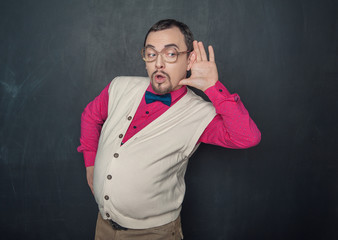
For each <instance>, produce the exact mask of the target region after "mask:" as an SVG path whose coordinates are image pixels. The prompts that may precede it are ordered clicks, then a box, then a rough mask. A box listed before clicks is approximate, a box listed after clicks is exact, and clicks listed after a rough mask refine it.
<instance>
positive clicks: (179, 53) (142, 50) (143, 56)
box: [141, 47, 192, 63]
mask: <svg viewBox="0 0 338 240" xmlns="http://www.w3.org/2000/svg"><path fill="white" fill-rule="evenodd" d="M149 48H151V49H153V50H154V51H155V52H157V56H156V58H155V59H154V60H151V61H147V60H146V59H145V54H144V52H145V50H146V47H143V48H142V49H141V55H142V59H143V61H145V62H147V63H149V62H155V61H156V60H157V58H158V56H159V55H161V56H162V57H163V54H164V53H162V51H163V50H164V49H166V48H163V49H162V51H161V52H159V51H157V50H156V49H154V48H152V47H149ZM175 50H176V49H175ZM176 51H177V50H176ZM191 52H192V51H188V50H186V51H182V52H179V51H177V57H176V60H175V61H173V62H168V61H166V59H165V57H163V61H165V62H166V63H175V62H177V59H178V57H179V56H180V55H182V54H185V53H191Z"/></svg>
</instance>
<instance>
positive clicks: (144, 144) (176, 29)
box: [78, 19, 260, 240]
mask: <svg viewBox="0 0 338 240" xmlns="http://www.w3.org/2000/svg"><path fill="white" fill-rule="evenodd" d="M208 51H209V60H208V56H207V54H206V51H205V49H204V46H203V44H202V42H197V41H193V35H192V33H191V31H190V29H189V28H188V27H187V26H186V25H185V24H183V23H181V22H178V21H176V20H172V19H166V20H162V21H159V22H157V23H156V24H155V25H153V26H152V28H151V29H150V30H149V31H148V33H147V35H146V37H145V41H144V48H143V49H142V56H143V60H144V61H145V64H146V69H147V73H148V76H149V78H144V77H118V78H115V79H114V80H113V81H112V82H111V83H110V84H109V85H108V86H107V87H106V88H105V89H104V90H103V91H102V92H101V94H100V95H99V96H98V97H97V98H95V99H94V101H92V102H91V103H89V104H88V106H87V107H86V108H85V110H84V112H83V114H82V118H81V139H80V141H81V146H80V147H79V148H78V150H79V151H80V152H83V154H84V159H85V165H86V170H87V181H88V184H89V186H90V188H91V190H92V192H93V194H94V196H95V199H96V201H97V203H98V206H99V210H100V212H99V215H98V220H97V226H96V234H95V239H146V240H151V239H183V235H182V230H181V223H180V217H179V216H180V210H181V205H182V201H183V197H184V193H185V184H184V174H185V171H186V167H187V163H188V159H189V157H190V156H191V154H192V153H193V152H194V151H195V150H196V148H197V147H198V145H199V143H201V142H204V143H208V144H215V145H219V146H223V147H228V148H248V147H252V146H255V145H257V144H258V143H259V141H260V132H259V130H258V129H257V127H256V125H255V123H254V122H253V121H252V119H251V118H250V116H249V114H248V112H247V110H246V109H245V107H244V106H243V104H242V102H241V100H240V98H239V96H238V95H237V94H233V95H231V94H230V93H229V92H228V90H227V89H226V88H225V87H224V86H223V85H222V84H221V83H220V82H219V81H218V73H217V67H216V64H215V57H214V51H213V48H212V47H211V46H209V47H208ZM187 71H191V76H190V77H189V78H186V75H187ZM186 85H189V86H192V87H195V88H197V89H200V90H202V91H204V92H205V93H206V95H207V96H208V97H209V98H210V100H211V102H212V103H210V102H206V101H204V100H202V99H201V98H200V97H198V96H197V95H195V94H194V93H193V92H192V91H191V90H190V89H188V88H187V87H186ZM102 125H103V126H102ZM94 162H95V165H94ZM93 179H94V181H93Z"/></svg>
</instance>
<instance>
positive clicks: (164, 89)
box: [150, 70, 173, 95]
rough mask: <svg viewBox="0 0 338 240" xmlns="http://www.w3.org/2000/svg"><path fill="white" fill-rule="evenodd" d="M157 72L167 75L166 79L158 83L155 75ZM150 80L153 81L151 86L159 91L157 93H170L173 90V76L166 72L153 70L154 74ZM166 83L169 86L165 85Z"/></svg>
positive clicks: (155, 90)
mask: <svg viewBox="0 0 338 240" xmlns="http://www.w3.org/2000/svg"><path fill="white" fill-rule="evenodd" d="M157 73H162V74H163V75H165V76H166V81H165V82H164V83H156V81H155V75H156V74H157ZM150 82H151V86H152V88H153V90H154V92H155V93H157V94H160V95H163V94H166V93H170V92H171V91H172V90H173V85H172V83H171V78H170V76H169V75H168V74H167V73H166V72H163V71H158V70H157V71H155V72H153V74H151V81H150ZM164 84H168V86H167V87H164V86H163V85H164Z"/></svg>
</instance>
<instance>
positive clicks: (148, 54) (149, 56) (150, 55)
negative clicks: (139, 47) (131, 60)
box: [143, 47, 157, 62]
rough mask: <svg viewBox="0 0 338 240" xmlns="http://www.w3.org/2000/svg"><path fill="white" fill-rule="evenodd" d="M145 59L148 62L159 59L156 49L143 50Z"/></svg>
mask: <svg viewBox="0 0 338 240" xmlns="http://www.w3.org/2000/svg"><path fill="white" fill-rule="evenodd" d="M143 58H144V60H146V61H147V62H151V61H154V60H156V58H157V52H156V51H155V50H154V49H152V48H149V47H147V48H145V49H144V50H143Z"/></svg>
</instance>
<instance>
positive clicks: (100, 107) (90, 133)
mask: <svg viewBox="0 0 338 240" xmlns="http://www.w3.org/2000/svg"><path fill="white" fill-rule="evenodd" d="M109 85H110V84H108V86H106V87H105V88H104V89H103V91H102V92H101V93H100V95H99V96H97V97H96V98H95V99H94V100H93V101H92V102H90V103H89V104H88V105H87V106H86V108H85V109H84V111H83V113H82V115H81V137H80V143H81V145H80V146H79V147H78V148H77V150H78V152H82V153H83V158H84V162H85V166H86V167H89V166H93V165H94V162H95V156H96V152H97V146H98V142H99V138H100V133H101V129H102V125H103V123H104V122H105V120H106V119H107V116H108V99H109V95H108V89H109Z"/></svg>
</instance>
